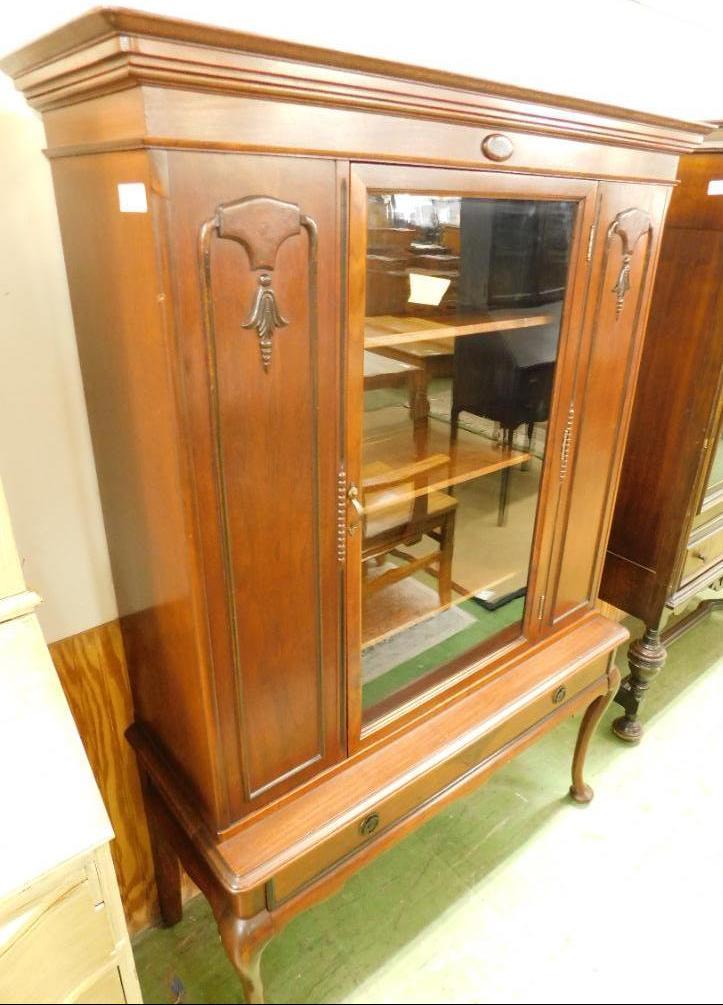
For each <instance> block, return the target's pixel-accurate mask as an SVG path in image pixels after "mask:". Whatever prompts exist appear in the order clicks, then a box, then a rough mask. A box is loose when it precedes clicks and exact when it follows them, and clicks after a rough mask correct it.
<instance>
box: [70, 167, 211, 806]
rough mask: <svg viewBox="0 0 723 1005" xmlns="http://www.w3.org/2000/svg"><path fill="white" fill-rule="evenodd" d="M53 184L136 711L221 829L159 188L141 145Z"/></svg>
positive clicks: (71, 173)
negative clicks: (140, 196)
mask: <svg viewBox="0 0 723 1005" xmlns="http://www.w3.org/2000/svg"><path fill="white" fill-rule="evenodd" d="M53 178H54V182H55V189H56V196H57V203H58V213H59V217H60V226H61V234H62V239H63V248H64V252H65V263H66V268H67V272H68V280H69V287H70V296H71V302H72V307H73V317H74V320H75V330H76V336H77V340H78V349H79V355H80V362H81V368H82V372H83V383H84V386H85V396H86V402H87V406H88V417H89V420H90V429H91V435H92V440H93V449H94V454H95V461H96V470H97V473H98V482H99V487H100V494H101V501H102V504H103V514H104V519H105V527H106V533H107V537H108V545H109V549H110V556H111V563H112V567H113V579H114V584H115V590H116V596H117V599H118V608H119V612H120V615H121V624H122V628H123V634H124V641H125V647H126V654H127V657H128V665H129V668H130V671H131V681H132V686H133V693H134V699H135V707H136V715H137V717H138V718H140V719H142V720H144V721H146V722H148V723H150V724H151V725H152V727H153V729H154V730H155V732H156V733H157V735H158V736H159V737H160V738H161V739H162V740H163V742H164V743H165V744H166V746H167V748H168V749H169V751H170V752H171V754H172V755H173V756H174V757H175V758H176V760H177V761H178V763H180V764H181V765H182V767H183V769H184V771H185V772H186V774H187V775H188V777H189V779H190V780H191V782H192V783H193V785H194V787H195V789H196V792H197V794H198V797H199V799H200V804H201V806H202V807H203V812H204V814H205V815H206V816H207V817H208V818H209V819H210V820H211V821H212V822H214V823H217V822H219V821H220V820H222V819H223V816H224V814H225V793H224V792H223V787H222V782H221V781H220V780H219V778H218V776H217V762H216V723H215V715H214V709H213V693H212V687H211V683H210V680H209V674H208V663H207V653H206V644H205V632H206V625H205V620H204V613H203V609H202V607H201V606H200V603H201V597H200V596H199V590H200V582H199V580H198V575H197V569H196V552H195V549H194V544H195V539H194V527H193V522H192V519H193V516H192V499H191V498H190V492H189V485H190V479H189V475H188V471H187V468H186V466H185V463H186V458H185V455H184V452H183V450H184V448H183V443H184V439H185V436H184V433H183V431H182V429H181V428H180V426H179V420H178V410H177V408H178V406H177V387H176V382H177V374H176V364H175V359H174V352H175V349H174V346H173V342H172V338H171V329H170V326H169V324H168V317H169V312H170V308H171V307H172V305H171V304H170V296H169V293H168V289H167V286H166V285H165V281H164V273H163V267H162V256H161V255H160V252H159V245H158V242H157V228H156V226H155V225H154V221H155V214H156V209H157V206H158V203H159V200H160V198H161V196H160V194H156V193H159V192H160V188H161V185H160V182H159V180H158V178H157V177H154V176H153V174H152V172H151V161H150V159H149V157H148V156H147V155H146V154H145V153H142V152H127V153H117V154H105V155H99V156H87V157H73V158H65V159H63V160H62V161H57V162H55V165H54V168H53ZM128 183H134V184H136V185H138V186H144V187H145V193H146V198H147V202H148V211H145V212H144V211H136V212H121V207H120V203H119V191H118V185H119V184H128ZM154 190H155V191H154ZM136 191H138V190H136ZM136 209H140V210H142V201H141V202H140V203H139V205H138V206H136Z"/></svg>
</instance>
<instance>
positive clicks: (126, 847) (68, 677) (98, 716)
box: [49, 621, 159, 932]
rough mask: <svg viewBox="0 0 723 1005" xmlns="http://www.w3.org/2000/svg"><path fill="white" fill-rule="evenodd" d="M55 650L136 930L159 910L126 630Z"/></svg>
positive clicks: (94, 633) (95, 634) (102, 631)
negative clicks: (129, 733) (131, 733)
mask: <svg viewBox="0 0 723 1005" xmlns="http://www.w3.org/2000/svg"><path fill="white" fill-rule="evenodd" d="M49 649H50V654H51V656H52V658H53V662H54V664H55V667H56V669H57V671H58V675H59V677H60V681H61V683H62V685H63V689H64V691H65V695H66V697H67V699H68V703H69V705H70V708H71V711H72V713H73V717H74V719H75V722H76V725H77V727H78V731H79V732H80V735H81V738H82V740H83V744H84V746H85V750H86V753H87V755H88V759H89V761H90V764H91V767H92V769H93V773H94V775H95V777H96V780H97V782H98V786H99V788H100V791H101V795H102V796H103V801H104V802H105V805H106V808H107V810H108V815H109V816H110V819H111V823H112V825H113V830H114V831H115V835H116V837H115V841H113V842H112V844H111V852H112V855H113V862H114V864H115V869H116V873H117V875H118V885H119V886H120V892H121V898H122V900H123V906H124V908H125V913H126V919H127V921H128V928H129V930H130V931H131V932H137V931H139V930H140V929H142V928H145V927H147V926H148V925H149V924H152V923H153V922H155V921H156V920H157V918H158V916H159V909H158V898H157V895H156V885H155V878H154V872H153V860H152V858H151V849H150V843H149V838H148V827H147V824H146V815H145V811H144V808H143V798H142V795H141V785H140V778H139V775H138V768H137V766H136V759H135V755H134V753H133V751H132V750H131V748H130V746H129V744H128V743H127V741H126V739H125V737H124V735H123V734H124V731H125V729H126V727H127V726H128V725H130V723H131V721H132V719H133V707H132V702H131V694H130V685H129V682H128V670H127V667H126V660H125V653H124V650H123V640H122V637H121V633H120V627H119V625H118V622H117V621H111V622H108V623H107V624H105V625H99V626H97V627H96V628H90V629H88V630H87V631H85V632H81V633H80V634H79V635H73V636H70V638H67V639H63V640H61V641H60V642H53V643H52V644H51V645H50V646H49Z"/></svg>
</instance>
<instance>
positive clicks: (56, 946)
mask: <svg viewBox="0 0 723 1005" xmlns="http://www.w3.org/2000/svg"><path fill="white" fill-rule="evenodd" d="M81 877H82V878H81ZM94 894H95V887H94V885H92V884H91V883H90V882H89V881H88V879H87V876H86V874H85V873H81V874H80V876H79V875H78V874H76V875H75V876H74V877H73V878H72V879H71V881H70V882H65V883H62V882H61V883H60V884H59V885H58V886H57V887H55V888H54V889H53V890H51V891H48V892H46V893H44V894H43V895H42V896H41V897H39V898H38V899H36V900H30V901H27V902H25V903H24V904H23V906H22V907H21V909H20V911H19V912H16V913H12V914H11V915H10V916H9V917H8V918H2V919H0V1001H6V1002H11V1001H17V1002H20V1001H22V1002H28V1003H32V1002H57V1001H64V1000H65V999H67V998H69V997H72V995H73V992H74V991H75V989H76V988H77V987H78V986H79V985H81V984H83V983H84V982H85V981H86V980H87V979H88V977H89V976H91V975H92V974H93V973H94V972H95V971H97V970H99V969H101V967H102V966H103V964H104V963H107V961H108V960H109V959H110V957H111V954H112V953H113V951H114V940H113V935H112V932H111V928H110V923H109V920H108V912H107V911H106V909H105V905H104V904H103V903H102V902H101V903H100V904H97V897H96V896H95V895H94Z"/></svg>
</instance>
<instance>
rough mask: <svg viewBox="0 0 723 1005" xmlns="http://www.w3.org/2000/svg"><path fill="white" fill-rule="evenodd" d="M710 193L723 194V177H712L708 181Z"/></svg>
mask: <svg viewBox="0 0 723 1005" xmlns="http://www.w3.org/2000/svg"><path fill="white" fill-rule="evenodd" d="M708 195H723V178H711V180H710V181H709V182H708Z"/></svg>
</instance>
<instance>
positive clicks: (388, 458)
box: [362, 425, 532, 516]
mask: <svg viewBox="0 0 723 1005" xmlns="http://www.w3.org/2000/svg"><path fill="white" fill-rule="evenodd" d="M531 457H532V454H529V453H526V452H525V451H522V450H511V451H507V450H503V449H501V448H500V447H497V446H495V445H494V444H493V443H489V445H487V444H486V443H485V441H484V439H483V437H481V436H476V435H474V434H468V435H465V431H464V430H460V435H459V438H458V440H457V443H456V445H455V446H451V445H450V442H449V433H448V432H446V431H439V430H437V429H435V428H434V425H432V426H431V427H430V429H429V434H428V437H427V449H426V450H425V453H424V456H423V457H418V456H415V454H414V444H413V442H412V440H411V438H410V435H409V431H408V430H401V431H399V430H398V431H397V432H395V433H394V434H392V435H389V436H379V437H378V438H377V439H374V438H372V439H368V440H366V441H365V443H364V462H363V464H362V486H363V487H364V488H365V489H366V490H372V491H373V490H374V488H375V487H378V486H379V483H380V482H383V481H384V476H385V475H395V476H396V475H400V474H401V475H404V473H405V472H408V474H409V479H410V482H411V481H412V479H413V478H414V474H415V471H414V469H415V465H416V464H418V462H420V461H423V460H425V459H431V458H437V459H438V461H439V464H438V466H435V467H434V468H432V469H431V471H430V472H429V474H428V475H427V482H426V484H424V485H422V486H419V487H418V488H415V487H414V486H413V485H410V487H409V488H408V489H402V488H399V487H395V489H394V491H393V492H391V493H386V494H385V495H384V497H383V498H380V499H379V501H376V502H375V501H371V502H367V503H365V511H366V514H367V516H373V515H376V514H378V513H381V512H383V511H385V510H389V509H394V508H397V507H399V506H403V505H404V504H405V503H408V502H410V501H411V500H412V499H414V498H416V497H418V496H422V495H425V494H428V493H430V492H440V491H444V489H446V488H449V487H450V486H452V485H459V484H461V483H462V482H467V481H471V480H472V479H474V478H482V477H484V476H485V475H489V474H493V473H494V472H495V471H501V470H502V469H503V468H509V467H516V466H518V465H520V464H523V463H524V462H525V461H528V460H530V458H531ZM375 481H376V482H377V486H375V485H374V482H375ZM379 494H380V496H382V490H381V488H380V493H379Z"/></svg>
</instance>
